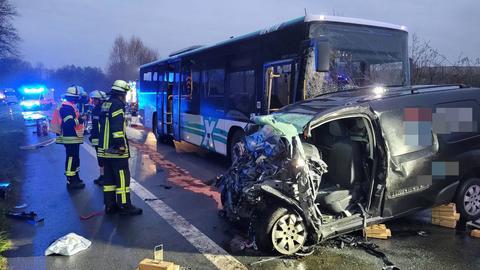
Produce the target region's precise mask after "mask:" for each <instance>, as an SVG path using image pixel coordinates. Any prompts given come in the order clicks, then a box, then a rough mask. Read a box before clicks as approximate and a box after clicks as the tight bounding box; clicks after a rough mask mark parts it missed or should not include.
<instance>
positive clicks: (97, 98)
mask: <svg viewBox="0 0 480 270" xmlns="http://www.w3.org/2000/svg"><path fill="white" fill-rule="evenodd" d="M90 98H92V102H93V106H94V107H93V109H92V112H91V115H92V131H91V133H90V137H89V138H88V139H89V140H90V143H91V144H92V146H93V147H95V150H96V151H97V154H98V134H99V131H100V124H99V120H100V111H101V110H102V103H103V102H104V101H106V100H107V94H105V92H103V91H98V90H95V91H93V92H91V93H90ZM97 161H98V167H99V169H100V176H99V177H98V178H97V179H95V180H93V183H95V184H97V185H99V186H103V158H101V157H97Z"/></svg>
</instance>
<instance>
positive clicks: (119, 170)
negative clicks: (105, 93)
mask: <svg viewBox="0 0 480 270" xmlns="http://www.w3.org/2000/svg"><path fill="white" fill-rule="evenodd" d="M129 90H130V86H129V85H128V83H127V82H125V81H122V80H117V81H115V82H114V83H113V85H112V89H111V91H110V93H109V94H110V98H109V99H108V100H107V101H105V102H104V103H103V104H102V109H101V112H100V134H99V147H98V154H97V155H98V157H101V158H103V161H104V162H103V164H104V178H103V198H104V203H105V213H107V214H114V213H119V214H120V215H129V216H133V215H141V214H142V212H143V211H142V209H140V208H137V207H135V206H133V205H132V203H131V201H130V187H129V186H130V170H129V167H128V159H129V157H130V150H129V147H128V140H127V137H126V134H125V126H126V123H125V105H126V104H125V102H126V101H125V97H126V94H127V92H128V91H129Z"/></svg>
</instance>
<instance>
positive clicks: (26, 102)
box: [20, 100, 40, 108]
mask: <svg viewBox="0 0 480 270" xmlns="http://www.w3.org/2000/svg"><path fill="white" fill-rule="evenodd" d="M20 106H23V107H25V108H33V107H36V106H40V101H38V100H23V101H22V102H20Z"/></svg>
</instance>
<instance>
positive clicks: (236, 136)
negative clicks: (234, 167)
mask: <svg viewBox="0 0 480 270" xmlns="http://www.w3.org/2000/svg"><path fill="white" fill-rule="evenodd" d="M243 137H245V132H244V131H243V130H242V129H236V130H234V131H233V133H232V135H231V136H230V139H229V140H228V152H227V155H228V160H229V161H230V163H233V161H234V160H233V148H234V147H235V144H237V143H238V142H240V141H241V140H242V139H243Z"/></svg>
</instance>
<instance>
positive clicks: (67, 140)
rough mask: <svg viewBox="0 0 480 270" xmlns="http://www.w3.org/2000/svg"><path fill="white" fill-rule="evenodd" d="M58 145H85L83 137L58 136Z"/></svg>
mask: <svg viewBox="0 0 480 270" xmlns="http://www.w3.org/2000/svg"><path fill="white" fill-rule="evenodd" d="M56 142H57V143H61V144H75V143H83V137H63V136H58V137H57V139H56Z"/></svg>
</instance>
